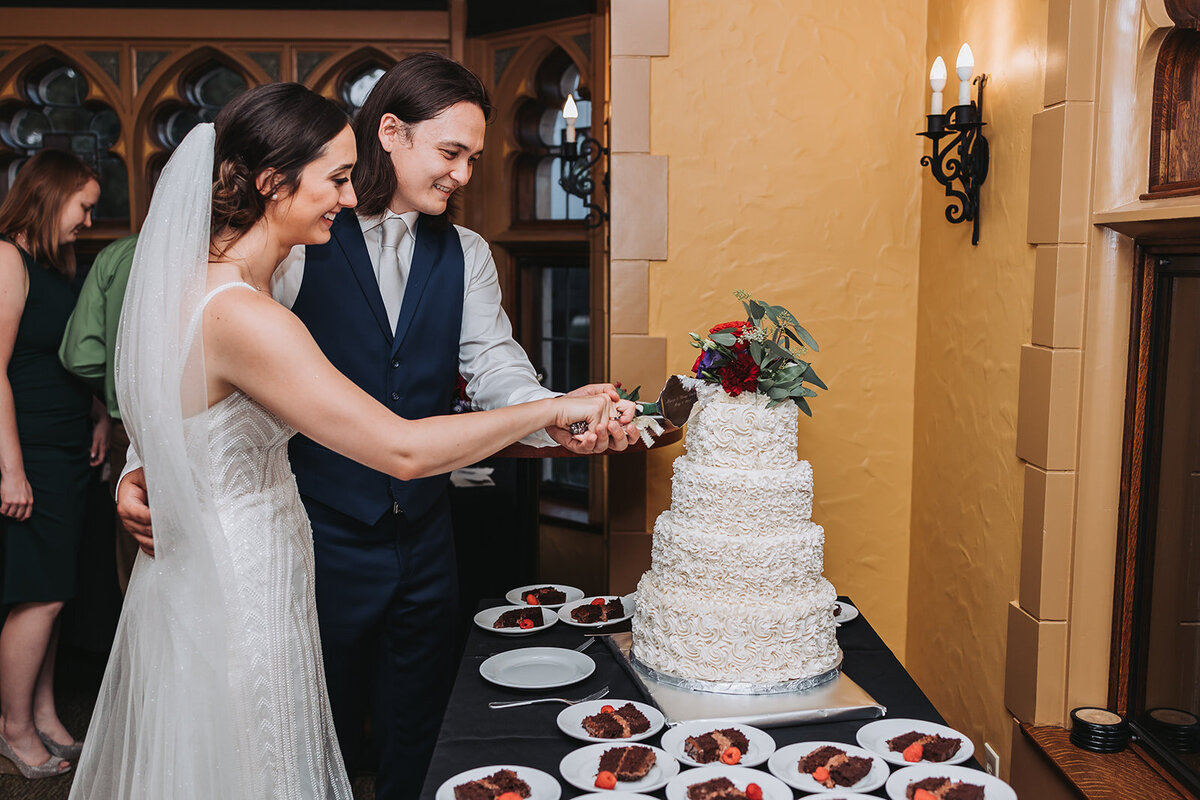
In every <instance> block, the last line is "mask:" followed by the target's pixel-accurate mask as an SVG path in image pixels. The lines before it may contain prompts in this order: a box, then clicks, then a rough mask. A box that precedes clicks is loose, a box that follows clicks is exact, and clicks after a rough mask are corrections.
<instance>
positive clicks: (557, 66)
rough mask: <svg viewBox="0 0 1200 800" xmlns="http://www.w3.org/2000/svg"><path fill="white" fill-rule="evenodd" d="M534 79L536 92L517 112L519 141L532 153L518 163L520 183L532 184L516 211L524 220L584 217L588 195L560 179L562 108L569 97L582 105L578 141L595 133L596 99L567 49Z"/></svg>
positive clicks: (549, 60) (553, 53)
mask: <svg viewBox="0 0 1200 800" xmlns="http://www.w3.org/2000/svg"><path fill="white" fill-rule="evenodd" d="M532 83H533V89H534V92H533V97H527V98H526V99H525V100H524V102H522V104H521V106H520V107H519V108H518V109H517V112H516V114H515V115H514V118H513V119H514V127H515V130H514V137H515V139H516V141H517V144H518V146H519V147H520V148H521V150H522V152H523V154H525V155H527V156H530V157H529V158H521V159H518V161H517V163H516V166H515V173H516V174H515V176H514V177H515V179H516V181H515V182H516V185H517V186H518V187H522V186H524V187H528V188H527V191H520V190H519V191H518V192H517V193H516V208H515V212H516V213H515V214H514V217H515V218H516V219H519V220H522V221H567V220H585V219H587V216H588V213H587V207H586V205H585V203H584V199H583V198H580V197H577V196H574V195H571V194H568V193H567V192H566V191H565V190H564V189H563V188H562V185H561V184H560V182H559V180H560V178H561V177H562V175H563V162H562V159H561V158H559V156H558V152H557V151H558V148H559V147H560V146H561V145H562V144H563V143H564V142H565V140H566V136H565V134H566V130H567V124H566V120H565V119H564V118H563V114H562V110H563V104H564V103H565V102H566V100H567V98H568V97H573V98H574V99H575V102H576V106H577V107H578V109H579V117H578V119H576V121H575V132H576V141H579V140H582V139H583V138H586V137H587V136H588V135H589V133H590V128H591V124H592V104H591V101H590V100H589V99H587V97H586V96H585V94H584V93H583V92H581V90H580V86H579V67H578V66H577V65H576V64H575V62H574V61H572V60H571V57H570V56H569V55H568V54H567V53H566V51H565V50H563V49H562V48H561V47H558V48H555V49H554V50H552V51H551V52H550V53H549V54H547V56H546V57H545V58H544V59H543V61H542V62H541V64H540V65H539V66H538V68H537V70H536V72H535V74H534V80H533V82H532ZM523 171H528V172H530V173H531V174H522V172H523Z"/></svg>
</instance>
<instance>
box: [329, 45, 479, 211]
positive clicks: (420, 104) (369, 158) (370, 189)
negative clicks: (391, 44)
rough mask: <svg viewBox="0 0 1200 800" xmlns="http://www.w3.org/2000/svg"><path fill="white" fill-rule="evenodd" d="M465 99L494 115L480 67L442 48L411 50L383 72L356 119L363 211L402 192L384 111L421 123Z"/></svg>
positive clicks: (382, 207) (356, 175) (355, 177)
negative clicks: (384, 136)
mask: <svg viewBox="0 0 1200 800" xmlns="http://www.w3.org/2000/svg"><path fill="white" fill-rule="evenodd" d="M462 102H467V103H472V104H474V105H477V106H479V110H480V111H482V112H483V118H484V119H488V118H489V117H491V115H492V101H491V99H490V98H489V97H488V93H487V89H485V88H484V86H483V83H482V82H481V81H480V80H479V78H477V77H475V73H473V72H471V70H469V69H467V68H466V67H464V66H463V65H462V64H459V63H458V62H457V61H454V60H452V59H449V58H447V57H446V56H444V55H441V54H440V53H417V54H416V55H411V56H409V57H408V58H406V59H404V60H403V61H401V62H399V63H398V64H396V65H395V66H393V67H392V68H391V69H389V70H388V71H387V72H385V73H383V76H382V77H380V79H379V81H378V82H377V83H376V84H375V87H374V88H373V89H371V93H370V94H369V95H367V99H366V102H364V103H363V104H362V108H360V109H359V110H358V114H357V115H356V116H355V122H354V135H355V138H356V140H357V146H358V161H357V163H355V165H354V172H353V173H352V174H351V180H352V181H353V182H354V193H355V194H356V195H357V196H358V205H357V206H356V210H357V212H358V214H359V215H360V216H364V217H371V216H376V215H379V214H382V213H383V212H384V211H386V210H387V206H388V203H390V202H391V201H392V196H393V195H394V194H395V193H396V168H395V167H394V166H392V157H391V156H390V155H389V154H388V152H387V151H386V150H384V149H383V145H382V144H380V143H379V121H380V120H381V119H383V115H384V114H395V115H396V118H397V119H399V120H400V121H401V122H403V123H404V124H405V125H415V124H417V123H418V122H424V121H425V120H428V119H433V118H434V117H436V116H437V115H438V114H441V113H442V112H443V111H445V110H446V109H447V108H449V107H450V106H452V105H455V104H457V103H462Z"/></svg>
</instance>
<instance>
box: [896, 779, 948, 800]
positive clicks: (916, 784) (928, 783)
mask: <svg viewBox="0 0 1200 800" xmlns="http://www.w3.org/2000/svg"><path fill="white" fill-rule="evenodd" d="M949 786H950V779H949V778H922V779H921V780H919V781H913V782H912V783H910V784H909V785H908V786H907V787H906V788H905V789H904V796H905V798H907V800H913V796H914V795H915V794H916V793H917V790H918V789H924V790H925V791H927V792H929V793H930V794H932V795H935V796H937V797H941V795H940V794H938V792H944V791H945V790H946V789H947V788H949Z"/></svg>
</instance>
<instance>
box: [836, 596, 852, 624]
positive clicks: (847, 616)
mask: <svg viewBox="0 0 1200 800" xmlns="http://www.w3.org/2000/svg"><path fill="white" fill-rule="evenodd" d="M833 604H834V605H835V606H837V607H838V608H840V609H841V610H842V613H840V614H838V615H837V616H836V617H834V618H833V621H834V622H835V623H837V624H838V625H841V624H842V623H843V622H849V621H850V620H854V619H858V609H857V608H855V607H854V606H852V605H850V604H849V603H843V602H842V601H841V600H835V601H834V602H833Z"/></svg>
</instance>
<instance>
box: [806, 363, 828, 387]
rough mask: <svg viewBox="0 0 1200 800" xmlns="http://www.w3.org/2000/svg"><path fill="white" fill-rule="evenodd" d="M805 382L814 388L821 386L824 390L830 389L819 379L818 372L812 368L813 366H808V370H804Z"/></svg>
mask: <svg viewBox="0 0 1200 800" xmlns="http://www.w3.org/2000/svg"><path fill="white" fill-rule="evenodd" d="M804 380H806V381H808V382H809V383H811V384H812V385H813V386H820V387H821V388H822V389H828V388H829V387H828V386H826V385H825V381H823V380H821V379H820V378H818V377H817V371H816V370H815V369H813V368H812V364H808V365H806V369H805V370H804Z"/></svg>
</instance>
